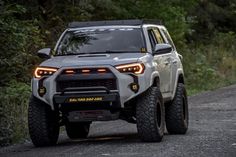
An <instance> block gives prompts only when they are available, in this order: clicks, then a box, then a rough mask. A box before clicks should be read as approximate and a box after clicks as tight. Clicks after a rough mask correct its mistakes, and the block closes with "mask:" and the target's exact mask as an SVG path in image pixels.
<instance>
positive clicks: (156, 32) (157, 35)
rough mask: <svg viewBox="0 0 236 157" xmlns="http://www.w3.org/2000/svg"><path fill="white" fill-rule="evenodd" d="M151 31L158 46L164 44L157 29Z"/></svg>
mask: <svg viewBox="0 0 236 157" xmlns="http://www.w3.org/2000/svg"><path fill="white" fill-rule="evenodd" d="M153 31H154V34H155V37H156V40H157V42H158V44H161V43H164V39H163V37H162V35H161V33H160V31H159V29H157V28H154V29H153Z"/></svg>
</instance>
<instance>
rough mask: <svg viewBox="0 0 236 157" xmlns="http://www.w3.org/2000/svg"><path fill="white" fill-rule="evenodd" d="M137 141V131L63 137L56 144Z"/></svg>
mask: <svg viewBox="0 0 236 157" xmlns="http://www.w3.org/2000/svg"><path fill="white" fill-rule="evenodd" d="M107 142H109V143H112V144H117V143H137V142H140V139H139V137H138V134H137V133H123V134H107V135H100V136H91V137H88V138H86V139H76V140H71V139H65V140H62V141H60V142H59V143H58V144H57V146H68V145H75V144H85V143H86V144H89V145H91V144H102V143H107Z"/></svg>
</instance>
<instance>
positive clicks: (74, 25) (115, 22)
mask: <svg viewBox="0 0 236 157" xmlns="http://www.w3.org/2000/svg"><path fill="white" fill-rule="evenodd" d="M143 24H157V25H162V22H161V21H160V20H109V21H88V22H71V23H69V25H68V27H69V28H78V27H91V26H110V25H128V26H137V25H143Z"/></svg>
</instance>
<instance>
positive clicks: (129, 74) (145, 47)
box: [28, 20, 188, 146]
mask: <svg viewBox="0 0 236 157" xmlns="http://www.w3.org/2000/svg"><path fill="white" fill-rule="evenodd" d="M38 55H39V56H40V57H42V58H45V59H47V60H45V61H44V62H42V63H41V64H40V65H39V66H38V67H37V68H36V70H35V71H34V76H33V78H32V96H31V98H30V102H29V112H28V124H29V134H30V137H31V139H32V142H33V144H34V145H35V146H46V145H53V144H56V143H57V140H58V136H59V128H60V126H63V125H65V128H66V132H67V135H68V137H69V138H71V139H76V138H86V137H87V135H88V133H89V127H90V125H91V123H92V122H93V121H111V120H117V119H123V120H126V121H127V122H130V123H136V124H137V131H138V135H139V136H140V138H141V140H142V141H157V142H159V141H161V140H162V137H163V134H164V130H165V128H166V129H167V131H168V133H169V134H185V133H186V131H187V129H188V101H187V95H186V90H185V86H184V72H183V67H182V64H181V59H182V56H181V55H180V54H178V53H177V51H176V48H175V45H174V43H173V41H172V39H171V37H170V35H169V33H168V31H167V29H166V28H165V27H164V26H163V25H161V24H160V23H158V22H154V21H151V22H150V21H144V20H122V21H93V22H72V23H70V24H69V27H68V28H67V29H66V30H65V31H64V32H63V33H62V35H61V37H60V38H59V40H58V42H57V44H56V46H55V48H54V50H50V49H49V48H45V49H41V50H39V51H38Z"/></svg>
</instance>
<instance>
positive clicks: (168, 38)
mask: <svg viewBox="0 0 236 157" xmlns="http://www.w3.org/2000/svg"><path fill="white" fill-rule="evenodd" d="M162 32H163V33H164V34H165V36H166V39H167V41H168V44H170V45H171V46H172V48H173V49H175V45H174V43H173V41H172V39H171V37H170V35H169V33H168V32H167V31H166V30H164V29H162Z"/></svg>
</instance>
